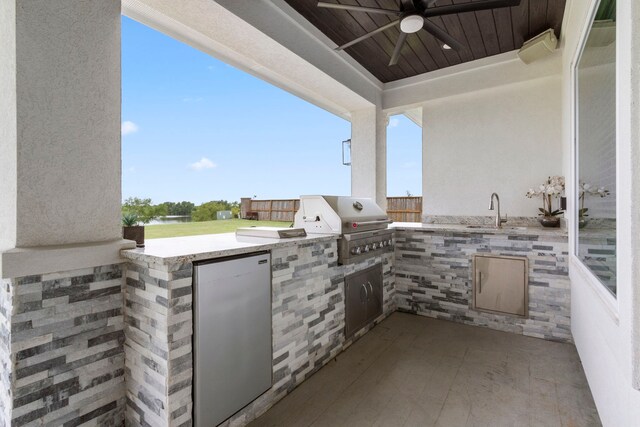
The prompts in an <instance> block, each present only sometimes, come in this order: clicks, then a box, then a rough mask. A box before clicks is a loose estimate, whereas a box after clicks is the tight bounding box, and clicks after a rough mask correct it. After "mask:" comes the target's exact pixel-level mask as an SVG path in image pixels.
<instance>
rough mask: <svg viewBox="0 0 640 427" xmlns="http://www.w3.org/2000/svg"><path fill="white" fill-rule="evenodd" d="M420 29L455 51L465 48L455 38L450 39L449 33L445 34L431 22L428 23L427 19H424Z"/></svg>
mask: <svg viewBox="0 0 640 427" xmlns="http://www.w3.org/2000/svg"><path fill="white" fill-rule="evenodd" d="M422 28H424V29H425V30H427V31H428V32H430V33H431V34H433V36H434V37H435V38H437V39H438V40H440V41H441V42H443V43H446V44H447V45H448V46H449V47H451V48H453V49H455V50H461V49H464V48H465V45H463V44H462V43H460V42H459V41H458V40H456V39H455V38H453V37H451V36H450V35H449V33H447V32H446V31H445V30H443V29H442V28H440V27H439V26H437V25H436V24H434V23H433V22H431V21H429V20H428V19H427V18H425V19H424V24H423V26H422Z"/></svg>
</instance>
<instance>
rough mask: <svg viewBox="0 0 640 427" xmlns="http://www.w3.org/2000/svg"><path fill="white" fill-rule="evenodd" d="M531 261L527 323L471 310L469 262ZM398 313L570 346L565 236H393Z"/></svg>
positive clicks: (441, 233) (427, 232)
mask: <svg viewBox="0 0 640 427" xmlns="http://www.w3.org/2000/svg"><path fill="white" fill-rule="evenodd" d="M475 253H491V254H496V255H510V256H526V257H527V258H528V259H529V317H528V318H527V319H523V318H520V317H516V316H508V315H498V314H491V313H485V312H480V311H475V310H473V309H472V303H473V295H472V283H473V279H472V271H471V270H472V268H471V256H472V255H473V254H475ZM395 269H396V301H397V304H398V309H399V310H402V311H406V312H410V313H414V314H420V315H424V316H429V317H436V318H440V319H444V320H451V321H455V322H461V323H466V324H470V325H478V326H486V327H489V328H492V329H497V330H502V331H508V332H513V333H517V334H523V335H528V336H533V337H538V338H544V339H548V340H554V341H565V342H571V341H572V337H571V307H570V304H571V294H570V292H571V283H570V281H569V276H568V243H567V238H566V237H563V236H548V235H544V236H543V235H519V234H506V233H495V234H492V233H485V234H482V233H477V232H476V233H474V232H446V231H433V230H396V259H395Z"/></svg>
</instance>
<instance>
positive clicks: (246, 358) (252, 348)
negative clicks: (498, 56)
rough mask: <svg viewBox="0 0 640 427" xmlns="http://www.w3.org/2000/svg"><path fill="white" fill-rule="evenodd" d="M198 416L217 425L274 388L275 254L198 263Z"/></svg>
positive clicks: (207, 425) (202, 424) (200, 422)
mask: <svg viewBox="0 0 640 427" xmlns="http://www.w3.org/2000/svg"><path fill="white" fill-rule="evenodd" d="M193 277H194V279H193V280H194V416H195V425H196V426H197V427H213V426H216V425H218V424H220V423H221V422H223V421H224V420H226V419H227V418H229V417H230V416H231V415H233V414H234V413H236V412H237V411H239V410H240V409H242V408H243V407H244V406H246V405H247V404H249V403H250V402H251V401H253V400H254V399H255V398H256V397H258V396H260V395H261V394H262V393H264V392H265V391H266V390H268V389H269V388H270V387H271V384H272V344H271V256H270V254H269V253H265V252H262V253H252V254H247V255H242V256H235V257H227V258H219V259H214V260H210V261H204V262H199V263H195V264H194V276H193Z"/></svg>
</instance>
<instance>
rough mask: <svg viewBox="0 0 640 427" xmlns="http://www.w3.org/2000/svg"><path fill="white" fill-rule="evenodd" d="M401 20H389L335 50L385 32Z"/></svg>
mask: <svg viewBox="0 0 640 427" xmlns="http://www.w3.org/2000/svg"><path fill="white" fill-rule="evenodd" d="M399 22H400V20H399V19H396V20H395V21H392V22H389V23H388V24H386V25H383V26H382V27H380V28H376V29H375V30H373V31H371V32H369V33H367V34H365V35H364V36H360V37H358V38H357V39H353V40H351V41H350V42H349V43H345V44H343V45H342V46H338V47H337V48H336V49H335V50H343V49H346V48H348V47H349V46H353V45H354V44H356V43H358V42H361V41H362V40H366V39H368V38H369V37H371V36H375V35H376V34H378V33H381V32H383V31H384V30H386V29H388V28H391V27H393V26H395V25H398V23H399Z"/></svg>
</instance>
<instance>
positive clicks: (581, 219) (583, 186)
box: [578, 182, 609, 228]
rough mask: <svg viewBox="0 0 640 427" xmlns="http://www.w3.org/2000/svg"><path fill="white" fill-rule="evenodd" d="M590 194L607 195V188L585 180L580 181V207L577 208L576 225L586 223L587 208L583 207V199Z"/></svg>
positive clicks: (579, 225) (581, 225)
mask: <svg viewBox="0 0 640 427" xmlns="http://www.w3.org/2000/svg"><path fill="white" fill-rule="evenodd" d="M587 194H590V195H592V196H600V197H607V196H608V195H609V190H607V189H606V188H604V187H598V186H595V185H591V184H587V183H585V182H580V190H579V199H580V209H578V227H579V228H584V227H585V226H586V225H587V222H588V220H587V217H588V216H589V215H587V212H588V211H589V208H585V207H584V199H585V197H586V196H587Z"/></svg>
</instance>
